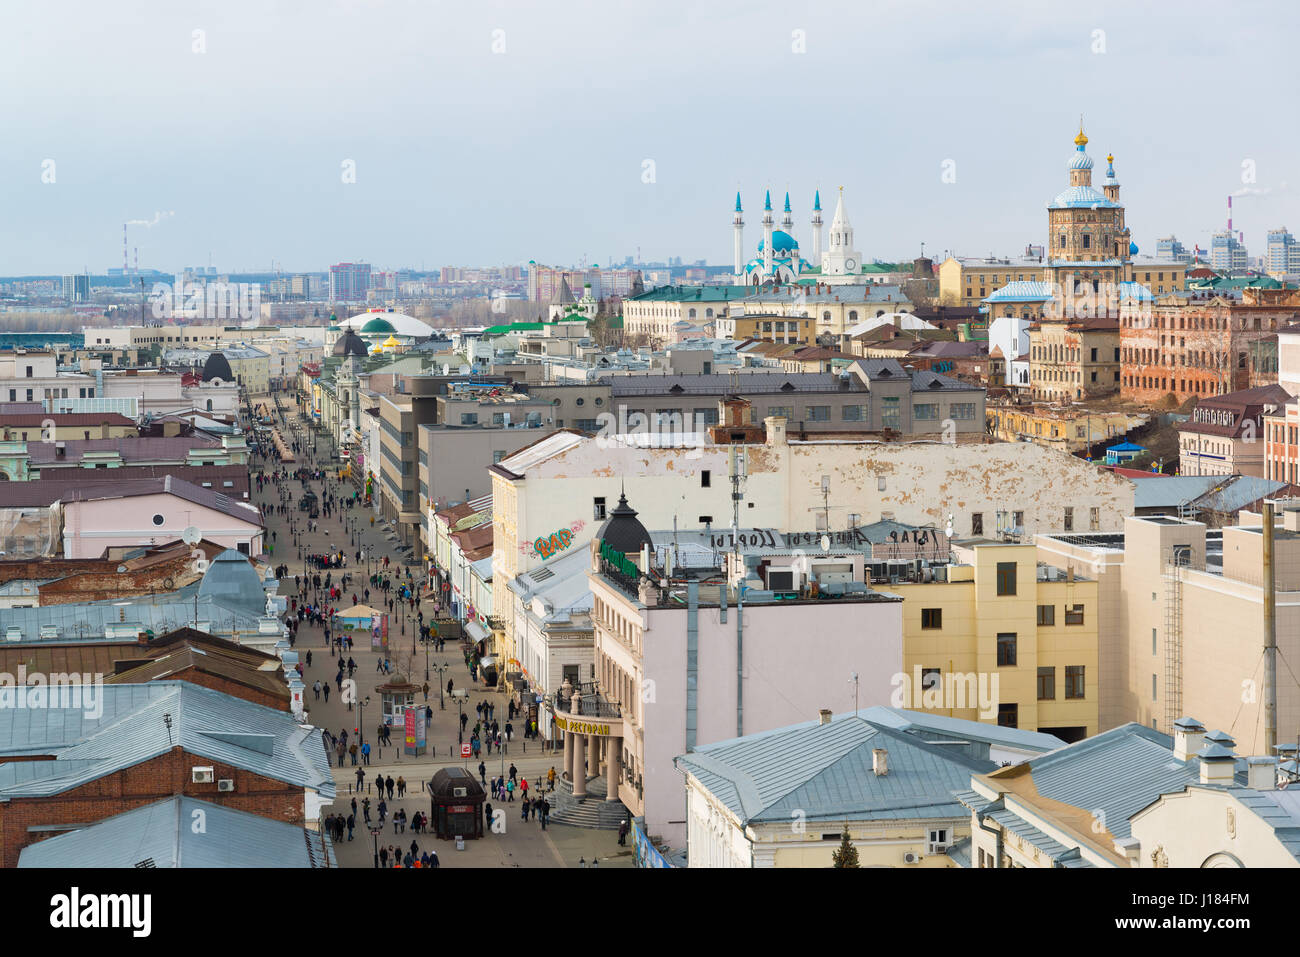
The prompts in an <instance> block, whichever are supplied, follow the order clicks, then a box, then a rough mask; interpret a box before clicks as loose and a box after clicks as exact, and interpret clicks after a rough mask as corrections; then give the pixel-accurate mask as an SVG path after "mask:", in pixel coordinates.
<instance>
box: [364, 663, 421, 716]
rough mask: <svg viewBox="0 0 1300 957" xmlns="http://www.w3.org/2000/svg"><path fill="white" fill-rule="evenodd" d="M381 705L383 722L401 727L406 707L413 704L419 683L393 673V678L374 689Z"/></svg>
mask: <svg viewBox="0 0 1300 957" xmlns="http://www.w3.org/2000/svg"><path fill="white" fill-rule="evenodd" d="M375 690H376V691H378V692H379V700H380V701H381V703H382V706H383V715H384V724H386V725H390V726H396V727H399V728H400V727H403V726H404V725H405V723H406V709H407V708H408V707H414V706H415V693H416V692H417V691H419V690H420V686H419V685H413V684H411V683H410V682H409V681H407V680H406V676H405V675H400V674H399V675H394V676H393V680H392V681H390V682H388V683H387V684H382V685H380V686H379V687H378V688H376V689H375Z"/></svg>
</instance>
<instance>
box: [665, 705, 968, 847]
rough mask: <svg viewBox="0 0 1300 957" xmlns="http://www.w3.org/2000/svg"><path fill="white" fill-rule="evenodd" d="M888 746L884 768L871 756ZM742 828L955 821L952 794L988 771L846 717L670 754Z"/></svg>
mask: <svg viewBox="0 0 1300 957" xmlns="http://www.w3.org/2000/svg"><path fill="white" fill-rule="evenodd" d="M876 749H884V750H885V751H887V752H888V755H887V762H888V773H887V774H883V775H878V774H876V773H875V772H874V770H873V755H872V752H873V751H874V750H876ZM675 763H676V766H677V767H678V769H679V770H681V771H683V772H689V773H690V774H692V775H693V776H694V777H695V778H696V780H698V781H699V782H700V784H701V785H702V786H703V787H705V788H706V789H708V791H709V792H710V793H711V794H713V795H714V797H716V798H717V799H718V800H720V801H722V802H723V803H724V804H726V806H727V807H728V808H730V809H731V811H732V812H733V813H735V815H736V816H737V817H738V818H739V819H740V821H741V822H742V824H749V823H751V822H753V823H771V822H777V821H781V822H787V823H788V822H789V821H790V820H791V815H792V814H793V813H794V812H795V811H801V812H803V814H804V815H806V817H807V818H808V819H809V820H843V819H845V818H847V817H854V818H858V819H862V818H868V819H873V820H881V819H935V818H961V817H964V816H965V815H966V810H965V807H964V806H963V805H962V804H961V803H960V802H959V801H958V800H957V799H956V798H955V797H954V792H955V791H958V790H960V789H962V788H965V787H967V786H968V785H969V783H970V777H971V774H972V773H983V772H985V771H987V770H989V769H991V768H992V767H993V763H992V762H991V761H981V760H976V759H974V758H970V757H967V756H966V755H964V754H961V753H959V752H954V751H952V750H948V749H944V748H942V747H938V746H935V745H932V744H929V743H927V742H926V741H924V740H922V739H921V738H919V737H916V736H913V735H910V734H907V733H903V732H899V731H895V730H893V729H892V728H888V727H885V726H883V725H877V724H874V723H872V722H870V721H868V720H867V719H866V718H864V717H861V716H859V715H854V714H843V715H838V716H834V717H832V719H831V720H830V721H829V722H827V723H825V724H823V723H822V722H821V721H820V720H818V721H813V722H809V723H806V724H798V725H793V726H791V727H786V728H777V729H775V730H772V731H766V732H762V733H759V734H753V735H749V736H747V737H744V738H736V739H733V740H731V741H721V742H718V743H716V744H711V745H708V746H706V747H703V748H699V749H697V750H695V751H692V752H690V753H689V754H684V755H681V756H679V757H678V758H676V761H675Z"/></svg>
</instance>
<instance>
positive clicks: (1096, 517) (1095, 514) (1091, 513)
mask: <svg viewBox="0 0 1300 957" xmlns="http://www.w3.org/2000/svg"><path fill="white" fill-rule="evenodd" d="M1088 528H1089V530H1091V531H1094V532H1099V531H1101V509H1099V508H1090V509H1088Z"/></svg>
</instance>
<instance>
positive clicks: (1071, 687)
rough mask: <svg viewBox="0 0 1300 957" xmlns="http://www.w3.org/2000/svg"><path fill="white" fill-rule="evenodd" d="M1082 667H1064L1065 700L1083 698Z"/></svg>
mask: <svg viewBox="0 0 1300 957" xmlns="http://www.w3.org/2000/svg"><path fill="white" fill-rule="evenodd" d="M1083 667H1084V666H1083V665H1066V666H1065V697H1066V698H1067V699H1069V698H1082V697H1084V693H1083V692H1084V686H1083Z"/></svg>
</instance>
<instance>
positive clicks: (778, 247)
mask: <svg viewBox="0 0 1300 957" xmlns="http://www.w3.org/2000/svg"><path fill="white" fill-rule="evenodd" d="M763 243H764V240H761V239H760V240H759V241H758V251H759V252H760V253H761V252H762V251H763ZM798 248H799V244H798V243H797V242H795V241H794V237H793V236H791V235H790V234H789V233H787V232H786V231H785V230H784V229H776V230H773V231H772V253H773V254H774V255H775V254H776V253H788V252H790V251H791V250H795V249H798Z"/></svg>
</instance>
